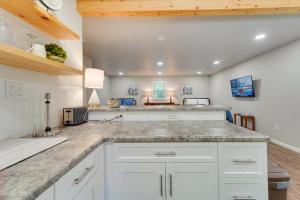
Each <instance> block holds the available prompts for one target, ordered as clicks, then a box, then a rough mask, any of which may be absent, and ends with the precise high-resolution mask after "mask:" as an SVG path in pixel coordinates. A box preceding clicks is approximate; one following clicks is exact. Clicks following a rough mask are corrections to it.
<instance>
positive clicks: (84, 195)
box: [73, 181, 95, 200]
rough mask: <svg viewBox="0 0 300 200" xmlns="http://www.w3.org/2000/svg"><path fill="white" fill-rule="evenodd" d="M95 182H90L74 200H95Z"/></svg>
mask: <svg viewBox="0 0 300 200" xmlns="http://www.w3.org/2000/svg"><path fill="white" fill-rule="evenodd" d="M93 183H94V182H93V181H90V182H88V184H87V185H86V186H85V187H84V188H82V190H81V191H80V192H79V194H77V195H76V197H75V198H74V199H73V200H95V198H94V189H95V188H94V185H93Z"/></svg>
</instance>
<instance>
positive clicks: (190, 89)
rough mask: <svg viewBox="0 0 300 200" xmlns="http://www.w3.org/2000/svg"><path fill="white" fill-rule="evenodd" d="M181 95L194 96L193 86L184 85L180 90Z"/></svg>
mask: <svg viewBox="0 0 300 200" xmlns="http://www.w3.org/2000/svg"><path fill="white" fill-rule="evenodd" d="M180 90H181V91H180V94H181V95H192V94H193V87H192V85H191V84H183V85H181V89H180Z"/></svg>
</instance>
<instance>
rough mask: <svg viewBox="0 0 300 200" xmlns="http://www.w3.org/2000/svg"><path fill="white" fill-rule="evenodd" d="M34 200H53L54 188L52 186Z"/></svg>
mask: <svg viewBox="0 0 300 200" xmlns="http://www.w3.org/2000/svg"><path fill="white" fill-rule="evenodd" d="M36 200H54V187H53V186H52V187H51V188H49V189H48V190H46V191H45V192H44V193H43V194H41V195H40V196H39V197H38V198H37V199H36Z"/></svg>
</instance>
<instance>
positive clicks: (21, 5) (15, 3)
mask: <svg viewBox="0 0 300 200" xmlns="http://www.w3.org/2000/svg"><path fill="white" fill-rule="evenodd" d="M0 7H1V8H3V9H5V10H6V11H8V12H10V13H12V14H13V15H15V16H17V17H19V18H20V19H22V20H24V21H26V22H27V23H29V24H31V25H33V26H34V27H36V28H38V29H39V30H41V31H43V32H45V33H47V34H48V35H51V36H53V37H55V38H57V39H61V40H64V39H70V40H77V39H79V38H80V37H79V35H78V34H77V33H75V32H74V31H72V30H71V29H70V28H69V27H67V26H66V25H65V24H63V23H62V22H61V21H60V20H58V18H57V17H55V16H54V15H52V14H50V13H49V12H47V11H46V10H44V9H43V8H41V7H40V6H39V5H37V4H36V3H35V2H34V1H33V0H4V1H3V0H1V1H0Z"/></svg>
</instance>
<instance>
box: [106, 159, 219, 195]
mask: <svg viewBox="0 0 300 200" xmlns="http://www.w3.org/2000/svg"><path fill="white" fill-rule="evenodd" d="M113 168H114V169H113V171H114V174H113V176H114V181H113V183H114V190H113V194H112V196H111V197H112V198H111V199H113V200H141V199H143V200H166V199H168V200H182V199H188V200H199V199H203V200H218V166H217V164H216V163H167V164H166V163H114V164H113Z"/></svg>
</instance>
